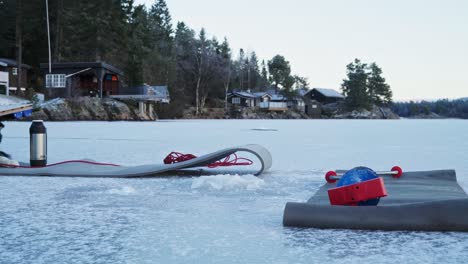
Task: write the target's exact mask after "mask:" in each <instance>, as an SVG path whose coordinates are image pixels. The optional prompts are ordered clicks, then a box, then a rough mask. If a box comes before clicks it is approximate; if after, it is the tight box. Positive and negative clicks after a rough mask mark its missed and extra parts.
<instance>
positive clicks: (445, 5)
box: [136, 0, 468, 100]
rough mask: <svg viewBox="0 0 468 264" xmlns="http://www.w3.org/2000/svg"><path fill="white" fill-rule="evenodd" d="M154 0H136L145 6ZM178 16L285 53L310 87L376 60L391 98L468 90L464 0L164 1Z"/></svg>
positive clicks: (244, 44) (267, 51) (265, 52)
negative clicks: (356, 62) (357, 63)
mask: <svg viewBox="0 0 468 264" xmlns="http://www.w3.org/2000/svg"><path fill="white" fill-rule="evenodd" d="M154 1H155V0H136V3H137V4H146V5H147V6H148V7H149V6H151V5H152V4H153V3H154ZM166 2H167V5H168V7H169V10H170V12H171V15H172V19H173V23H174V26H175V25H176V23H177V21H183V22H185V23H186V24H188V26H189V27H191V28H193V29H195V30H197V31H199V30H200V29H201V28H202V27H204V28H205V29H206V31H207V33H208V35H209V36H216V37H217V38H218V39H223V38H224V37H227V39H228V41H229V43H230V44H231V48H232V49H233V53H234V55H236V56H237V54H238V50H239V49H240V48H243V49H244V50H247V51H255V52H256V53H257V55H258V57H259V58H260V59H265V61H267V60H269V59H271V58H272V57H273V56H275V55H276V54H280V55H283V56H285V57H286V59H287V60H288V61H289V62H290V64H291V69H292V72H293V73H294V74H297V75H300V76H304V77H307V78H308V79H309V83H310V86H311V87H321V88H333V89H336V90H339V89H340V87H341V83H342V81H343V79H344V78H345V77H346V65H347V64H348V63H350V62H352V61H353V60H354V58H359V59H361V60H362V61H364V62H368V63H371V62H376V63H377V64H378V65H379V66H380V67H381V68H382V69H383V76H384V77H385V78H386V80H387V83H388V84H389V85H390V86H391V88H392V91H393V94H394V99H395V100H410V99H414V100H421V99H439V98H460V97H468V1H466V0H438V1H435V0H386V1H384V0H321V1H318V0H289V1H284V0H196V1H194V0H166Z"/></svg>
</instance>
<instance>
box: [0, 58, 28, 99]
mask: <svg viewBox="0 0 468 264" xmlns="http://www.w3.org/2000/svg"><path fill="white" fill-rule="evenodd" d="M21 69H22V71H21V81H20V85H18V63H17V62H16V60H12V59H6V58H0V85H2V86H4V87H7V86H8V89H5V88H3V89H2V88H0V94H6V95H9V94H10V92H13V93H16V92H17V91H18V87H19V90H21V91H26V88H27V86H28V80H29V79H28V71H29V70H30V69H31V66H29V65H26V64H22V65H21ZM5 73H7V74H5ZM5 75H7V76H8V82H6V76H5ZM4 89H5V90H4Z"/></svg>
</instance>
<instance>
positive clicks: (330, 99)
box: [304, 88, 345, 104]
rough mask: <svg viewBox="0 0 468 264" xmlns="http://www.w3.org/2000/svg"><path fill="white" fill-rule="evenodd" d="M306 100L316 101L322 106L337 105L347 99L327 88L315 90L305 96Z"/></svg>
mask: <svg viewBox="0 0 468 264" xmlns="http://www.w3.org/2000/svg"><path fill="white" fill-rule="evenodd" d="M304 98H307V99H309V100H315V101H317V102H319V103H321V104H330V103H335V102H338V101H342V100H344V99H345V97H344V96H343V95H342V94H340V93H339V92H337V91H335V90H333V89H325V88H313V89H312V90H310V91H308V92H307V93H306V94H305V95H304Z"/></svg>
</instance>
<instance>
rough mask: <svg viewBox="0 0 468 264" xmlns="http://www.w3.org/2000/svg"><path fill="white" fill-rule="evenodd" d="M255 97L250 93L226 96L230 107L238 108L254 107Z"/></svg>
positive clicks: (234, 93) (233, 93)
mask: <svg viewBox="0 0 468 264" xmlns="http://www.w3.org/2000/svg"><path fill="white" fill-rule="evenodd" d="M256 98H257V97H256V96H255V95H254V94H252V93H250V92H237V91H234V92H232V93H229V94H228V100H229V102H230V103H231V104H232V105H236V106H240V107H251V108H254V107H255V102H256Z"/></svg>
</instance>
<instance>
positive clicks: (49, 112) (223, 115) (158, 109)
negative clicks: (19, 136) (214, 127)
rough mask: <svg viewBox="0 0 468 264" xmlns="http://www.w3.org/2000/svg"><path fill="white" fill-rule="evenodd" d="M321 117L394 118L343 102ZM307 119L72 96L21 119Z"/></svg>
mask: <svg viewBox="0 0 468 264" xmlns="http://www.w3.org/2000/svg"><path fill="white" fill-rule="evenodd" d="M321 107H322V114H321V118H322V119H398V118H399V117H398V115H396V114H395V113H393V112H392V111H391V110H390V109H389V108H386V107H377V106H373V107H372V109H371V110H353V111H349V110H347V109H346V107H345V106H344V104H343V103H334V104H327V105H323V106H321ZM158 117H159V118H162V119H179V118H183V119H309V116H307V115H306V114H305V113H303V112H301V111H297V110H292V109H290V110H287V111H285V112H282V111H281V112H275V111H262V110H259V109H253V108H246V107H244V108H239V107H235V108H232V107H231V108H229V110H228V111H227V112H226V111H225V110H224V108H221V107H218V108H205V109H204V111H203V112H202V113H201V114H199V115H196V114H195V108H194V107H187V108H185V109H184V110H182V111H178V112H177V113H176V111H174V108H173V107H171V105H152V107H146V109H143V110H142V109H140V108H139V106H138V102H136V101H131V100H129V101H120V100H115V99H111V98H104V99H100V98H94V97H75V98H67V99H63V98H56V99H53V100H50V101H47V102H45V103H42V104H41V105H40V106H39V107H37V109H36V110H35V111H34V112H33V114H32V115H31V116H30V117H27V118H24V120H33V119H42V120H48V121H84V120H95V121H154V120H156V119H158Z"/></svg>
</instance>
